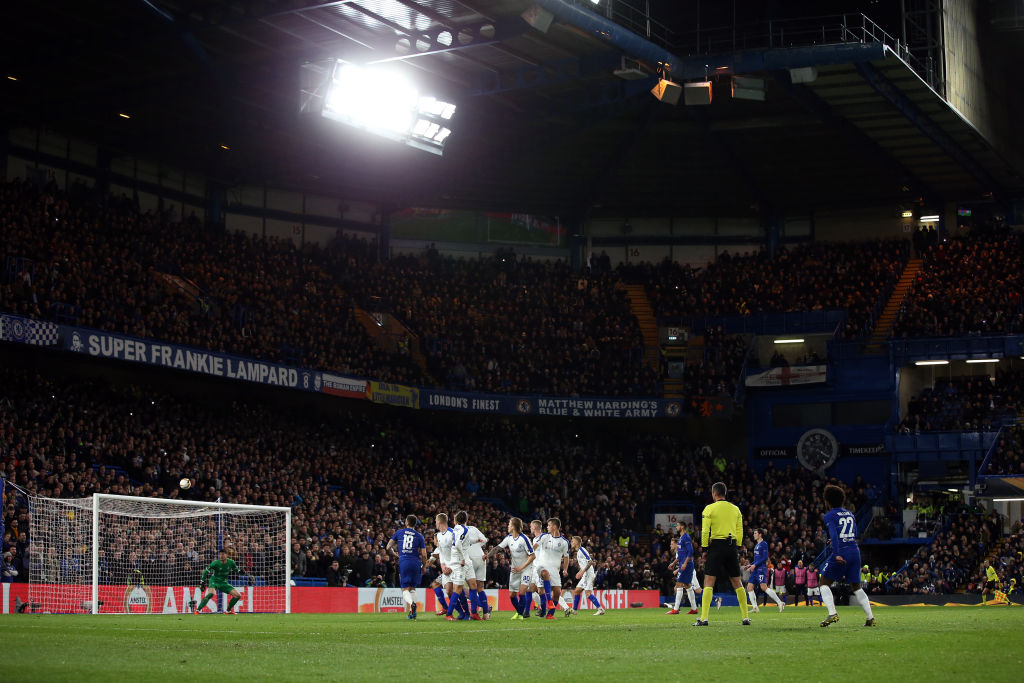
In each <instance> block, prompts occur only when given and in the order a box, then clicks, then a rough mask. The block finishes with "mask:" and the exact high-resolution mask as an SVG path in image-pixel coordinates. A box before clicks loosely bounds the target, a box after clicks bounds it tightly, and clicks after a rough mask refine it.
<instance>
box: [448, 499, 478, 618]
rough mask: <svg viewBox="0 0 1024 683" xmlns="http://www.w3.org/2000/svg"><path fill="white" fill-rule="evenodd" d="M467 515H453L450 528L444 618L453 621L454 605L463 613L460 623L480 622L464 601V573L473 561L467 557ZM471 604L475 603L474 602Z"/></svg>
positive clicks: (460, 511) (463, 513)
mask: <svg viewBox="0 0 1024 683" xmlns="http://www.w3.org/2000/svg"><path fill="white" fill-rule="evenodd" d="M467 517H468V515H467V514H466V512H465V511H464V510H459V511H458V512H456V513H455V526H454V527H453V528H452V550H451V565H450V566H451V568H452V573H451V577H452V586H453V591H452V596H451V599H450V600H449V601H448V614H447V616H445V619H446V620H447V621H455V618H454V617H453V616H452V610H453V609H455V605H456V604H458V605H460V606H461V608H462V611H463V612H464V613H463V614H462V616H460V617H459V620H460V621H465V620H466V619H472V618H475V619H476V620H477V621H480V615H479V614H470V611H469V602H468V601H467V599H466V573H467V567H468V568H469V572H472V571H473V560H472V559H470V557H469V540H468V539H467V537H468V535H469V529H467V528H466V519H467ZM473 602H476V600H474V601H473Z"/></svg>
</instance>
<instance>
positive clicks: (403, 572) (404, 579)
mask: <svg viewBox="0 0 1024 683" xmlns="http://www.w3.org/2000/svg"><path fill="white" fill-rule="evenodd" d="M398 575H399V577H400V579H401V584H402V588H419V585H420V582H421V581H422V580H423V564H422V563H420V562H399V563H398Z"/></svg>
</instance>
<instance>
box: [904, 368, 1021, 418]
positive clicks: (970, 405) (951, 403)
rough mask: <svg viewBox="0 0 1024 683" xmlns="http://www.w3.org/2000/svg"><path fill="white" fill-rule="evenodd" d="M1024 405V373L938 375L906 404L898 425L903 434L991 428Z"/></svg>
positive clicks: (1014, 415)
mask: <svg viewBox="0 0 1024 683" xmlns="http://www.w3.org/2000/svg"><path fill="white" fill-rule="evenodd" d="M1022 406H1024V374H1022V373H1020V372H1012V371H1010V372H1006V371H1000V370H997V371H996V374H995V380H994V381H993V380H991V379H990V378H989V377H988V376H984V375H982V376H971V377H955V378H950V379H940V380H938V381H937V382H936V383H935V386H934V387H932V388H930V389H926V390H924V391H923V392H921V394H920V395H919V396H916V397H914V398H912V399H911V400H910V401H909V403H908V404H907V412H906V415H905V416H904V418H903V419H902V420H901V421H900V423H899V425H898V426H897V430H898V431H900V432H903V433H906V434H910V433H919V432H930V431H990V430H993V429H998V428H999V426H1000V424H1003V423H1005V422H1008V421H1011V420H1013V419H1015V418H1016V417H1017V415H1019V414H1020V411H1021V408H1022Z"/></svg>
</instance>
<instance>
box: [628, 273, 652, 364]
mask: <svg viewBox="0 0 1024 683" xmlns="http://www.w3.org/2000/svg"><path fill="white" fill-rule="evenodd" d="M623 289H624V290H625V291H626V296H627V297H629V308H630V311H632V313H633V315H635V316H636V320H637V322H638V323H639V324H640V332H641V334H643V336H644V365H646V366H647V367H649V368H651V369H652V370H654V371H655V372H660V368H661V350H660V348H659V346H658V319H657V318H655V317H654V308H653V307H652V306H651V300H650V299H648V298H647V292H645V291H644V287H643V285H624V286H623Z"/></svg>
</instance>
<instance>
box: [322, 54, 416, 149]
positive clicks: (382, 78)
mask: <svg viewBox="0 0 1024 683" xmlns="http://www.w3.org/2000/svg"><path fill="white" fill-rule="evenodd" d="M417 96H418V93H417V92H416V88H414V87H413V86H412V84H411V83H409V82H408V81H406V80H405V79H404V78H403V77H402V76H401V75H399V74H396V73H392V72H389V71H385V70H383V69H361V68H359V67H357V66H354V65H352V64H345V65H343V66H342V67H341V68H340V69H338V70H337V72H336V73H335V81H334V83H333V85H332V87H331V90H330V92H329V93H328V95H327V100H326V106H327V108H328V109H330V110H332V111H334V112H336V113H337V114H338V115H339V116H341V117H342V118H343V119H347V120H348V122H349V123H352V124H353V125H355V126H359V127H362V128H367V129H370V130H380V131H384V132H387V133H397V134H402V133H407V132H409V129H410V128H411V127H412V123H413V110H414V109H415V107H416V100H417Z"/></svg>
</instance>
